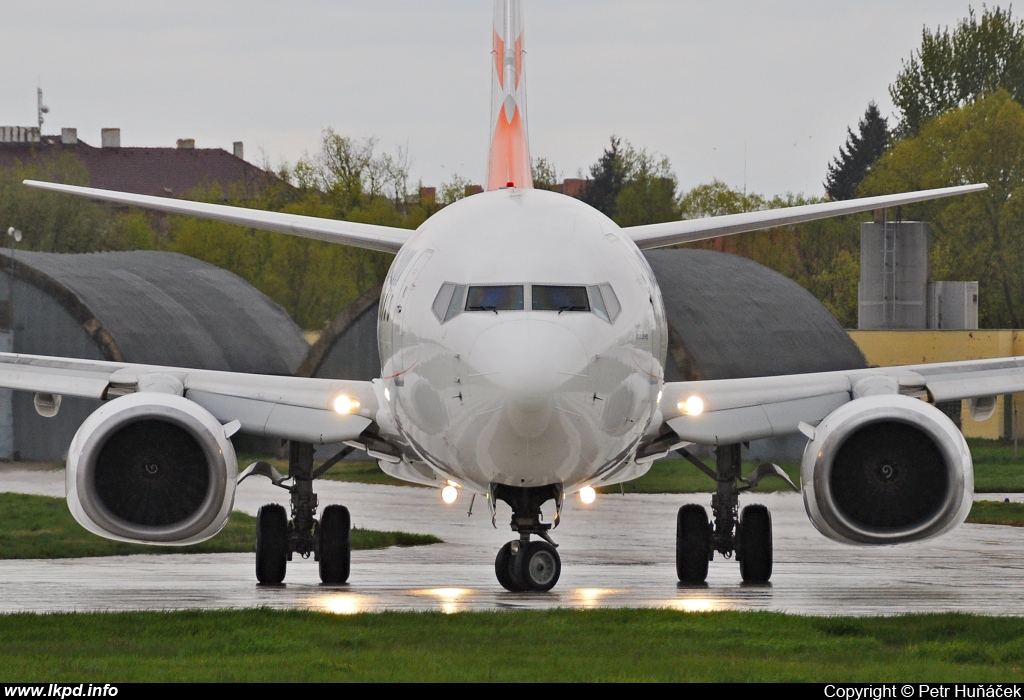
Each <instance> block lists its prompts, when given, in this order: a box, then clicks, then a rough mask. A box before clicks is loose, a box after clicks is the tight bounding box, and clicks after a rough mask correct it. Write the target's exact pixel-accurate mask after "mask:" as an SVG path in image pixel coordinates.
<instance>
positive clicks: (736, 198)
mask: <svg viewBox="0 0 1024 700" xmlns="http://www.w3.org/2000/svg"><path fill="white" fill-rule="evenodd" d="M814 201H816V200H813V199H808V198H805V197H801V196H796V195H786V196H781V197H780V196H776V197H771V198H767V197H764V196H762V195H759V194H757V193H753V192H748V193H744V192H742V191H740V190H737V189H733V188H730V187H729V186H728V185H726V184H725V183H724V182H722V181H721V180H713V181H712V182H710V183H706V184H703V185H698V186H697V187H694V188H693V189H691V190H689V191H688V192H686V193H684V194H683V196H682V197H681V198H680V209H681V213H682V216H683V218H684V219H697V218H702V217H707V216H721V215H723V214H739V213H742V212H747V211H757V210H759V209H768V208H779V207H791V206H798V205H800V204H811V203H813V202H814ZM691 245H692V246H693V247H697V248H708V249H714V250H721V251H724V252H727V253H733V254H736V255H742V256H743V257H746V258H750V259H751V260H755V261H757V262H759V263H761V264H762V265H765V266H766V267H770V268H772V269H773V270H775V271H776V272H779V273H781V274H783V275H786V276H787V277H789V278H790V279H792V280H793V281H795V282H796V283H797V284H800V285H801V286H803V287H804V288H805V289H807V290H808V291H810V292H811V293H812V294H814V296H815V297H816V298H817V299H818V300H819V301H820V302H821V303H822V304H824V306H825V307H826V308H827V309H828V310H829V311H830V312H831V313H832V315H833V316H835V317H836V319H837V320H838V321H839V323H841V324H842V325H843V326H845V327H847V328H851V327H853V326H855V325H856V323H857V282H858V280H859V277H860V268H859V257H860V238H859V234H858V222H857V221H856V220H855V219H854V218H847V219H824V220H821V221H811V222H807V223H804V224H798V225H796V226H786V227H782V228H775V229H770V230H767V231H753V232H750V233H742V234H739V235H736V236H723V237H721V238H715V239H711V240H708V241H701V242H699V243H694V244H691Z"/></svg>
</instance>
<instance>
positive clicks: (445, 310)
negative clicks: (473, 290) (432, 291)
mask: <svg viewBox="0 0 1024 700" xmlns="http://www.w3.org/2000/svg"><path fill="white" fill-rule="evenodd" d="M465 301H466V285H464V284H455V283H454V282H445V283H444V284H442V285H441V289H440V290H439V291H438V292H437V296H436V297H434V303H433V304H431V305H430V309H431V310H432V311H433V312H434V316H436V317H437V320H438V321H440V322H441V323H446V322H448V321H450V320H452V319H453V318H455V317H456V316H458V315H459V314H461V313H462V305H463V304H464V303H465Z"/></svg>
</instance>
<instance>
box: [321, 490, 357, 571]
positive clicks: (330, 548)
mask: <svg viewBox="0 0 1024 700" xmlns="http://www.w3.org/2000/svg"><path fill="white" fill-rule="evenodd" d="M351 532H352V518H351V516H350V515H349V512H348V508H346V507H345V506H338V505H332V506H327V507H326V508H324V513H323V515H322V516H320V524H319V526H318V527H317V530H316V545H317V547H316V552H317V559H318V560H319V562H320V580H321V581H323V582H324V583H333V584H337V583H345V582H347V581H348V575H349V571H350V569H351V563H352V547H351V539H350V535H351Z"/></svg>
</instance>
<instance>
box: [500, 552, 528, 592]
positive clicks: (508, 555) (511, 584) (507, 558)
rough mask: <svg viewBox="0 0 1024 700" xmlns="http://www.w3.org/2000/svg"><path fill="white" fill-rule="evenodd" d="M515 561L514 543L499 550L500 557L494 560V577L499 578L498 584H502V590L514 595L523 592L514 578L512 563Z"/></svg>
mask: <svg viewBox="0 0 1024 700" xmlns="http://www.w3.org/2000/svg"><path fill="white" fill-rule="evenodd" d="M514 561H515V557H514V556H513V555H512V543H511V542H506V543H505V544H504V545H503V546H502V548H501V549H499V550H498V556H497V557H495V558H494V575H495V576H496V577H497V578H498V583H500V584H501V587H502V588H504V589H505V590H506V591H512V592H513V593H515V592H518V591H521V590H523V589H522V588H520V587H519V584H518V583H516V580H515V578H513V576H512V563H513V562H514Z"/></svg>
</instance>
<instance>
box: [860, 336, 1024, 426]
mask: <svg viewBox="0 0 1024 700" xmlns="http://www.w3.org/2000/svg"><path fill="white" fill-rule="evenodd" d="M849 333H850V337H851V338H852V339H853V342H855V343H856V344H857V346H858V347H859V348H860V350H861V352H863V353H864V358H865V359H866V360H867V362H868V366H869V367H884V366H889V365H915V364H921V363H924V362H951V361H954V360H982V359H986V358H992V357H1011V356H1015V355H1024V331H1020V330H984V329H983V330H959V331H936V330H920V331H903V330H899V331H893V330H886V331H853V330H852V331H849ZM1006 399H1007V397H1005V396H1000V397H999V399H998V402H997V405H996V411H995V414H993V416H992V417H991V418H989V419H988V420H987V421H984V422H978V421H976V420H973V419H972V418H971V415H970V413H969V412H968V410H967V402H966V401H965V402H964V404H963V409H962V414H961V418H962V420H963V433H964V435H966V436H968V437H980V438H990V439H998V438H1006V439H1011V438H1014V437H1018V436H1021V435H1022V434H1024V426H1022V425H1021V413H1022V411H1024V395H1021V394H1017V395H1015V396H1013V397H1012V399H1013V400H1012V401H1007V400H1006ZM1008 408H1009V410H1007V409H1008Z"/></svg>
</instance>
